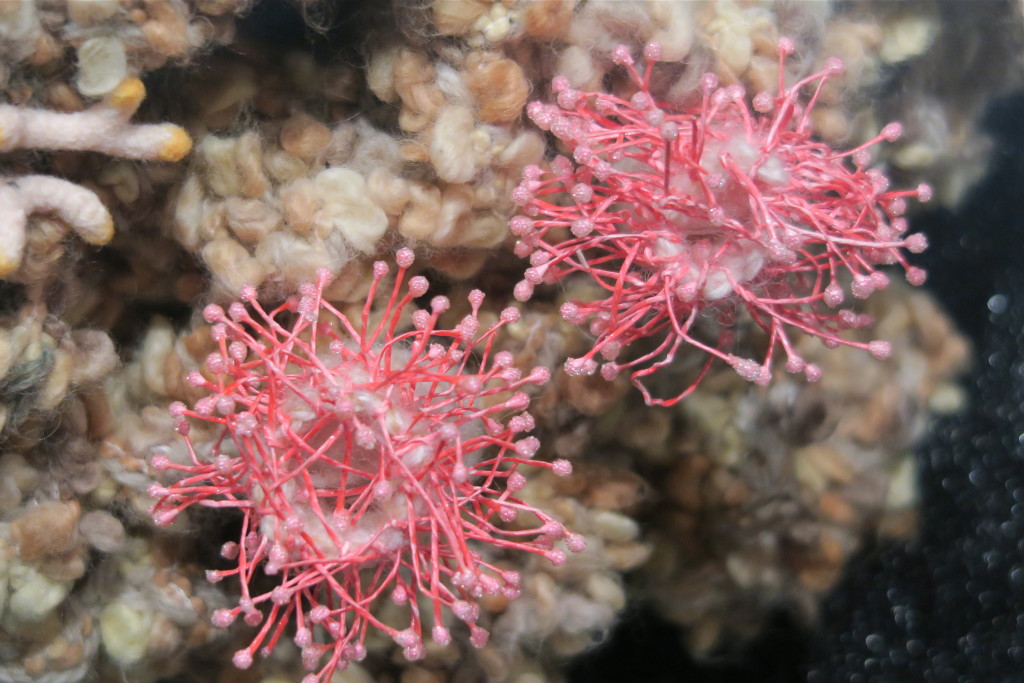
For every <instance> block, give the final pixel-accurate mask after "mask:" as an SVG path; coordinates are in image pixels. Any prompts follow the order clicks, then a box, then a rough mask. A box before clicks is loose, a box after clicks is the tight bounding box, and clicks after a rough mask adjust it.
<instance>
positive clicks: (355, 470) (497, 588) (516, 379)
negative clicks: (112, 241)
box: [151, 249, 584, 683]
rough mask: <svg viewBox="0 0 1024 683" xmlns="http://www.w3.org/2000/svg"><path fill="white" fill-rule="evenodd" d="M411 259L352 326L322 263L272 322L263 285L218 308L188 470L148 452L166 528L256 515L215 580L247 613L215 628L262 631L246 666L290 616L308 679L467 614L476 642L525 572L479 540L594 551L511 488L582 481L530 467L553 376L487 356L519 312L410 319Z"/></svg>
mask: <svg viewBox="0 0 1024 683" xmlns="http://www.w3.org/2000/svg"><path fill="white" fill-rule="evenodd" d="M412 261H413V254H412V252H411V251H410V250H408V249H402V250H400V251H399V252H398V255H397V263H398V266H399V269H398V274H397V279H396V281H395V284H394V287H393V289H392V290H391V291H390V293H387V292H384V296H385V297H386V302H387V303H386V305H385V306H384V307H383V309H382V310H381V311H375V310H374V306H373V304H374V300H375V299H376V297H377V292H378V289H383V288H381V287H380V285H381V282H382V280H383V279H384V278H385V277H386V276H387V272H388V267H387V265H386V264H385V263H383V262H378V263H376V264H375V266H374V278H373V285H372V287H371V290H370V293H369V295H368V296H367V299H366V303H365V305H364V306H363V307H362V313H361V316H360V317H359V318H358V319H350V318H349V317H348V316H346V315H345V314H343V313H342V312H340V311H339V310H337V309H336V308H334V307H333V306H331V305H330V304H329V303H327V302H325V301H324V300H323V299H322V292H323V289H324V287H325V286H326V284H327V283H328V281H329V277H330V276H329V274H328V273H326V272H323V273H321V274H320V277H319V280H318V281H317V283H316V284H310V285H306V286H304V287H303V288H301V291H300V296H297V297H293V298H292V299H290V300H289V301H287V302H286V303H285V304H284V305H282V306H281V307H279V308H277V309H275V310H272V311H269V312H268V311H266V310H265V309H264V308H262V307H261V306H260V304H259V303H258V302H257V300H256V293H255V291H254V290H253V289H252V288H246V289H245V290H243V292H242V298H243V300H244V301H245V304H242V303H234V304H232V305H231V306H230V307H229V309H228V311H227V312H225V311H224V310H223V309H221V308H220V307H218V306H213V305H211V306H209V307H207V308H206V310H205V316H206V319H207V321H208V322H209V323H211V324H212V333H213V337H214V339H215V340H216V342H217V344H218V345H219V350H218V351H217V352H216V353H213V354H211V355H210V356H209V358H208V359H207V361H206V371H207V372H206V373H205V374H203V373H199V372H194V373H192V375H191V376H190V377H189V380H190V381H191V382H192V383H193V384H194V385H195V386H198V387H203V388H205V389H206V390H208V391H209V395H207V396H206V397H204V398H201V399H199V400H198V401H196V403H195V405H194V406H193V407H192V408H191V409H189V408H187V407H186V406H185V405H184V404H181V403H177V404H174V405H173V406H172V407H171V414H172V415H173V416H174V417H175V418H176V420H177V425H178V431H179V432H180V433H181V434H183V435H184V436H185V437H186V441H187V442H188V451H189V453H190V456H191V462H188V463H185V464H182V463H176V462H173V461H172V460H171V459H170V458H168V457H167V456H166V455H161V456H157V457H154V458H153V460H152V464H153V466H154V468H155V469H156V470H158V471H160V472H163V473H165V474H164V475H163V476H164V479H165V481H172V480H173V483H170V484H168V485H166V486H165V485H160V484H157V485H154V486H153V488H152V490H151V494H152V495H153V496H154V498H156V499H157V502H156V504H155V505H154V507H153V510H152V513H153V515H154V518H155V519H156V520H157V522H158V523H161V524H169V523H171V522H172V521H173V520H174V519H175V518H176V517H177V516H178V514H179V513H180V512H181V511H182V510H184V509H186V508H188V507H189V506H191V505H201V506H207V507H212V508H235V509H237V510H239V511H241V513H242V514H243V521H242V531H241V537H240V538H239V540H238V542H237V543H236V542H230V543H227V544H226V545H225V546H224V547H223V549H222V553H221V554H222V556H223V557H224V558H225V559H226V560H228V561H230V562H231V566H232V568H230V569H227V570H215V571H210V572H208V577H209V579H210V580H211V581H219V580H221V579H224V578H225V577H237V579H238V580H239V583H240V589H241V599H240V600H239V602H238V605H237V606H235V607H233V608H230V609H223V610H218V611H217V612H216V613H215V614H214V616H213V623H214V624H215V625H217V626H221V627H226V626H228V625H229V624H231V623H232V622H233V621H235V620H236V619H237V618H238V617H239V616H241V617H242V619H243V620H244V621H245V622H246V623H247V624H249V625H251V626H258V627H259V630H258V633H257V634H256V636H255V637H254V638H253V640H252V642H251V643H250V644H249V646H248V647H246V648H245V649H243V650H240V651H238V652H237V653H236V654H235V657H234V662H235V664H236V665H237V666H239V667H241V668H245V667H248V666H249V665H251V663H252V661H253V658H254V656H255V655H257V654H264V655H266V654H268V653H269V652H270V650H271V649H272V648H273V647H274V646H275V644H276V643H277V642H278V641H279V639H280V638H281V636H282V634H283V633H284V631H285V630H286V628H287V627H288V625H289V624H294V628H295V630H294V636H293V637H294V641H295V643H296V644H297V645H298V646H299V647H300V648H301V650H302V656H303V660H304V663H305V664H306V667H307V669H308V670H310V671H311V672H313V673H311V674H310V675H309V676H308V677H307V679H305V680H306V682H307V683H310V682H314V681H324V680H327V679H329V678H330V676H331V674H332V672H334V671H335V670H337V669H340V668H344V667H345V666H346V665H347V663H348V662H350V661H353V660H359V659H361V658H363V657H364V656H365V654H366V648H365V646H364V639H365V637H366V634H367V632H368V630H369V629H379V630H380V631H383V632H384V633H386V634H387V635H388V636H389V637H391V638H392V639H393V640H394V641H395V642H396V643H398V644H399V645H400V646H401V647H402V649H403V651H404V653H405V656H406V657H407V658H408V659H410V660H415V659H418V658H420V657H422V656H423V654H424V644H423V638H424V629H425V628H429V631H430V635H431V637H432V638H433V640H434V641H435V642H437V643H439V644H447V643H448V642H449V641H450V639H451V632H450V630H449V629H450V625H451V624H450V622H451V621H452V619H451V617H452V615H453V616H454V618H455V619H457V620H459V621H461V622H464V623H465V624H466V625H467V626H466V628H468V631H469V636H470V641H471V642H472V643H473V644H474V645H475V646H477V647H482V646H483V645H484V643H486V641H487V635H488V634H487V632H486V631H485V630H484V629H483V628H481V627H480V626H478V625H477V623H476V622H477V618H478V615H479V607H478V605H477V601H478V600H479V599H480V598H481V597H483V596H485V595H494V594H502V595H504V596H506V597H507V598H510V599H511V598H515V597H516V596H517V595H518V594H519V592H520V578H519V575H518V574H517V573H516V572H514V571H507V570H503V569H500V568H499V567H497V566H495V565H494V564H492V563H491V562H490V561H489V560H488V556H486V555H485V554H484V553H482V552H481V550H482V549H483V548H484V547H485V546H491V547H492V548H494V549H500V550H505V549H508V550H515V551H524V552H528V553H533V554H536V555H541V556H544V557H546V558H547V559H548V560H550V561H551V562H553V563H555V564H559V563H561V562H563V561H564V560H565V553H564V551H562V550H560V549H558V548H557V547H556V542H560V543H563V544H564V545H565V546H566V547H567V548H568V549H569V550H574V551H576V550H581V549H582V548H583V546H584V540H583V538H582V537H581V536H579V535H578V534H575V533H572V532H570V531H567V530H566V529H565V528H564V527H563V526H562V525H561V524H560V523H559V522H558V521H557V520H555V519H554V518H553V517H551V516H550V515H548V514H546V513H544V512H542V511H540V510H537V509H535V508H533V507H531V506H530V505H528V504H526V503H525V502H523V501H522V500H521V499H519V498H517V497H516V495H515V494H516V492H517V491H519V490H520V489H522V488H523V487H524V486H525V484H526V479H525V477H524V476H523V474H522V473H521V472H520V471H519V469H520V468H519V465H525V464H529V465H535V466H541V467H548V468H551V469H552V470H554V472H555V473H556V474H560V475H566V474H569V472H570V471H571V467H570V466H569V464H568V462H566V461H555V462H554V463H544V462H538V461H535V460H533V457H534V455H535V454H536V452H537V449H538V446H539V443H538V441H537V439H536V438H534V437H531V436H526V433H527V432H529V431H530V430H532V429H533V426H534V420H533V418H532V417H531V416H530V414H529V413H528V412H526V409H527V407H528V406H529V404H530V399H529V397H528V396H527V394H526V393H525V392H524V390H525V389H527V388H528V387H529V386H530V385H540V384H544V383H545V382H546V381H547V380H548V377H549V372H548V371H547V370H546V369H544V368H535V369H533V370H532V371H531V372H529V373H528V374H523V373H522V372H521V371H520V370H518V369H516V368H515V367H514V366H513V362H512V361H513V359H512V356H511V354H509V353H508V352H492V345H493V340H494V338H495V334H496V332H497V331H498V330H499V329H500V328H501V327H502V326H504V325H506V324H508V323H510V322H514V321H515V320H517V319H518V311H516V310H515V309H506V310H504V311H503V312H502V314H501V316H500V320H499V321H498V322H497V323H496V324H494V325H491V326H489V327H487V328H486V329H481V323H480V320H479V319H478V317H477V314H478V312H479V309H480V306H481V303H482V301H483V298H484V297H483V294H482V293H481V292H479V291H473V292H472V293H471V294H470V295H469V301H470V304H471V313H470V314H469V315H467V316H465V317H464V318H463V319H462V321H461V322H460V323H459V324H458V325H457V326H455V328H454V329H439V328H438V319H439V317H440V316H441V315H442V313H444V312H445V311H446V310H447V309H448V308H449V301H448V299H446V298H445V297H443V296H437V297H434V298H433V299H432V300H431V302H430V305H429V308H428V309H417V310H415V311H413V312H412V315H411V323H412V324H411V326H409V325H408V322H409V318H410V316H408V315H407V313H408V311H407V309H408V308H410V304H412V303H413V300H414V299H417V298H419V297H421V296H423V295H424V294H425V293H426V291H427V289H428V283H427V280H426V279H425V278H423V277H420V276H417V277H412V278H409V279H408V283H407V284H406V285H405V286H404V288H403V282H404V281H405V279H406V275H407V270H408V268H409V266H410V265H411V263H412ZM403 314H406V315H403ZM410 327H411V329H410ZM194 423H206V424H207V425H208V426H212V428H213V430H214V432H215V433H216V434H217V437H216V440H215V442H214V444H213V446H212V448H209V449H203V450H202V452H197V449H196V448H195V447H194V444H193V442H192V440H190V439H189V431H190V425H191V424H194ZM517 518H518V522H516V520H517ZM261 575H266V576H270V577H274V578H275V579H276V585H273V584H269V583H268V582H267V581H265V580H262V579H261V578H260V577H261ZM267 585H273V587H272V588H271V589H270V590H268V591H262V590H257V589H256V586H267ZM385 598H389V599H390V600H392V601H394V602H395V603H397V604H398V605H402V606H405V607H406V610H405V613H406V614H407V615H408V622H406V623H400V624H388V623H384V622H382V621H381V620H380V619H378V617H377V616H376V615H377V614H378V613H379V610H378V609H376V607H375V606H376V605H377V604H378V603H379V601H380V600H382V599H385Z"/></svg>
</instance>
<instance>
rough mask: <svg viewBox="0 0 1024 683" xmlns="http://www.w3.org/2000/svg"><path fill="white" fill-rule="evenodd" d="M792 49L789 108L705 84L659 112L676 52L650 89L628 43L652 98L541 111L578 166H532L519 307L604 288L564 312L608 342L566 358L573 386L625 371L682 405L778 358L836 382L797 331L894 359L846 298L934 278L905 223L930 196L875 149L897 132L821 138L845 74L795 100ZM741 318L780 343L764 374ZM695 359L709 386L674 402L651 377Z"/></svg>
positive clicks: (819, 82)
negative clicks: (736, 346) (873, 164)
mask: <svg viewBox="0 0 1024 683" xmlns="http://www.w3.org/2000/svg"><path fill="white" fill-rule="evenodd" d="M792 50H793V45H792V43H791V42H790V41H788V40H785V39H784V40H782V41H780V45H779V55H780V57H779V73H780V77H779V88H778V95H776V96H772V95H770V94H768V93H760V94H758V95H756V96H755V97H754V98H753V100H752V102H750V103H748V101H747V99H746V95H745V93H744V91H743V89H742V88H741V87H739V86H728V87H719V85H718V81H717V79H716V78H715V77H714V76H713V75H711V74H707V75H705V76H704V77H703V79H702V81H701V86H702V87H701V99H700V104H699V105H697V106H694V107H691V108H678V107H673V106H670V105H667V104H664V103H659V102H656V101H655V100H654V98H653V97H652V95H651V93H650V89H649V84H650V78H651V72H652V67H653V65H654V63H655V62H656V61H657V60H658V58H659V57H660V53H661V50H660V48H659V46H658V45H657V44H649V45H648V46H647V47H646V48H645V50H644V56H645V59H646V62H647V65H646V68H645V70H644V72H643V74H642V75H641V74H640V72H639V71H638V70H637V69H636V68H635V67H634V64H633V58H632V56H631V55H630V52H629V50H628V49H627V48H626V47H625V46H619V47H617V48H616V49H615V50H614V51H613V53H612V59H613V60H614V61H615V62H616V63H617V64H619V65H621V66H622V67H623V68H625V70H626V71H627V72H628V73H629V75H630V77H631V78H632V80H633V81H634V83H635V84H636V88H637V90H636V92H635V94H633V95H632V97H630V98H629V99H628V100H626V99H623V98H620V97H616V96H614V95H611V94H608V93H603V92H583V91H580V90H576V89H574V88H572V87H570V85H569V82H568V81H567V80H566V79H565V78H564V77H557V78H555V79H554V81H553V83H552V90H553V92H554V94H555V98H556V102H557V104H545V103H542V102H533V103H531V104H530V105H529V107H528V113H529V116H530V117H531V119H532V120H533V121H534V122H535V123H536V124H537V125H538V126H539V127H540V128H542V129H543V130H546V131H550V132H551V134H552V135H554V136H555V137H556V138H558V140H560V141H561V142H562V143H563V144H564V145H565V146H566V147H567V148H568V149H569V150H570V151H571V154H572V157H573V160H572V161H570V160H569V159H568V158H566V157H564V156H559V157H557V158H556V159H554V161H553V162H552V163H551V165H550V169H549V170H542V169H541V168H539V167H537V166H532V167H528V168H527V169H526V170H525V172H524V177H523V181H522V183H521V184H520V185H519V186H518V187H517V188H516V190H515V192H514V194H513V199H514V200H515V201H516V203H517V204H518V205H519V206H521V207H522V214H523V215H519V216H516V217H514V218H513V219H512V221H511V226H510V227H511V230H512V232H513V233H514V234H515V235H516V236H517V237H518V242H517V244H516V253H517V254H518V255H519V256H521V257H529V259H530V267H529V268H528V269H527V270H526V272H525V276H524V279H523V280H522V281H520V282H519V283H518V285H517V286H516V289H515V296H516V298H517V299H519V300H520V301H525V300H527V299H529V298H530V297H531V296H532V295H533V290H534V287H535V286H537V285H540V284H544V283H547V284H551V283H556V282H559V281H561V280H563V279H564V278H565V277H567V276H569V275H571V274H573V273H584V274H586V275H587V276H589V277H590V278H592V279H593V281H594V282H595V283H596V284H597V285H599V287H600V289H601V295H600V296H598V297H597V298H595V299H594V300H589V301H570V302H568V303H566V304H565V305H564V306H563V308H562V315H563V317H564V318H565V319H566V320H567V321H569V322H572V323H574V324H581V325H582V324H587V325H589V329H590V331H591V333H592V334H593V335H594V337H595V342H594V344H593V347H592V348H591V349H590V350H589V351H588V352H587V353H586V354H585V355H583V356H581V357H579V358H571V359H569V360H568V361H567V362H566V364H565V368H566V370H567V371H568V372H569V373H570V374H573V375H588V374H592V373H594V372H596V371H598V369H600V372H601V374H602V375H603V376H604V377H606V378H609V379H610V378H612V377H614V376H616V375H617V374H618V373H620V372H623V371H627V372H629V373H630V375H631V378H632V380H633V383H634V384H635V385H636V386H637V387H638V388H639V389H640V390H641V391H642V392H643V395H644V397H645V399H646V400H647V403H648V404H658V405H671V404H673V403H675V402H677V401H679V400H680V399H682V398H683V397H685V396H686V395H687V394H689V393H690V392H691V391H693V389H694V388H695V387H696V386H697V384H698V383H699V382H700V380H701V378H702V377H703V376H704V375H705V374H706V372H707V370H708V368H709V366H710V364H711V363H712V362H713V361H714V359H716V358H718V359H721V360H723V361H725V362H726V363H728V364H729V365H731V366H732V367H733V368H734V369H735V370H736V371H737V372H738V373H739V374H740V375H742V376H743V377H744V378H746V379H748V380H751V381H753V382H756V383H758V384H765V383H767V382H768V381H769V379H770V367H771V363H772V360H773V358H774V357H776V356H777V355H785V357H786V368H787V370H789V371H790V372H793V373H803V374H804V375H805V376H806V377H807V379H809V380H811V381H814V380H816V379H817V378H818V377H819V376H820V370H819V369H818V368H817V366H815V365H813V364H811V363H807V362H805V361H804V359H803V358H801V357H800V356H799V355H798V354H797V353H796V352H795V350H794V345H793V339H792V338H791V335H792V333H793V330H799V331H800V332H802V333H805V334H809V335H812V336H814V337H817V338H819V339H820V340H822V341H823V342H824V343H825V344H826V345H829V346H836V345H845V346H852V347H857V348H862V349H865V350H867V351H869V352H871V353H872V354H873V355H875V356H876V357H879V358H885V357H887V356H888V355H889V353H890V347H889V344H888V343H886V342H884V341H872V342H869V343H862V342H856V341H850V340H848V339H845V338H843V337H842V336H841V333H842V332H843V331H844V330H848V329H851V328H856V327H863V326H865V325H868V324H870V322H871V321H870V318H869V317H868V316H865V315H861V314H858V313H856V312H854V311H852V310H849V309H843V308H842V304H843V302H844V300H846V298H847V294H852V296H853V297H854V298H858V299H863V298H865V297H867V296H869V295H870V294H871V293H872V292H873V291H875V290H878V289H883V288H885V287H886V286H887V285H888V278H887V276H886V275H885V274H884V273H883V272H881V271H880V270H879V269H878V267H879V266H881V265H885V264H900V265H901V266H903V268H904V269H905V272H906V278H907V280H908V281H909V282H911V283H912V284H915V285H919V284H921V283H923V282H924V279H925V273H924V271H922V270H921V269H920V268H916V267H912V266H909V265H908V264H907V261H906V258H905V255H904V250H907V251H911V252H920V251H922V250H923V249H924V248H925V247H926V241H925V239H924V236H923V235H920V234H913V235H907V234H906V230H907V221H906V219H904V218H903V217H902V215H903V213H904V212H905V209H906V199H907V198H908V197H916V198H917V199H919V200H920V201H927V200H928V198H929V197H930V195H931V189H930V188H929V187H928V186H926V185H921V186H920V187H918V188H917V189H916V190H911V191H890V190H889V182H888V179H887V178H886V177H885V176H884V175H883V174H882V173H881V172H880V171H878V170H874V169H870V168H868V164H869V162H870V148H871V147H872V146H874V145H875V144H877V143H879V142H881V141H882V140H889V141H892V140H895V139H897V138H898V137H899V135H900V126H899V124H895V123H893V124H889V125H888V126H886V127H885V128H884V129H883V130H882V132H881V134H880V135H878V136H877V137H876V138H874V139H873V140H870V141H869V142H867V143H865V144H863V145H861V146H859V147H857V148H855V149H851V150H846V151H837V150H834V149H832V148H831V147H829V146H828V145H826V144H824V143H822V142H819V141H816V140H814V139H813V138H812V135H811V129H810V123H809V115H810V112H811V110H812V108H813V107H814V104H815V101H816V100H817V99H818V97H819V94H820V92H821V88H822V86H823V85H824V83H825V82H826V81H827V80H828V79H829V78H830V77H832V76H834V75H837V74H840V73H841V72H842V69H843V66H842V63H841V62H840V61H839V60H830V61H829V62H828V63H827V65H826V67H825V68H824V69H823V70H822V71H820V72H819V73H816V74H813V75H811V76H808V77H806V78H803V79H801V80H799V81H797V82H796V83H794V84H793V85H791V86H789V87H786V86H785V84H784V83H783V76H782V74H783V71H784V70H783V65H784V64H783V63H784V61H785V57H786V56H787V55H788V54H790V53H791V52H792ZM812 86H813V87H812ZM805 89H807V90H808V91H810V92H811V97H810V99H809V101H808V102H807V104H806V105H804V104H801V102H800V94H801V91H803V90H805ZM742 309H746V311H747V312H748V313H749V315H750V317H751V318H752V319H753V321H754V322H755V323H756V324H757V325H759V326H760V327H761V328H763V329H764V330H765V332H766V333H767V335H768V339H769V341H768V346H767V351H766V353H765V355H764V357H763V358H761V359H759V360H754V359H750V358H743V357H739V356H736V355H734V354H733V353H732V352H731V349H732V348H733V341H734V339H733V332H732V329H733V327H734V325H733V323H734V322H735V320H736V317H737V314H738V313H739V312H740V311H742ZM708 330H711V331H710V332H709V331H708ZM648 338H649V339H650V340H651V343H650V344H648V345H643V347H642V348H641V349H639V350H637V349H633V352H626V353H624V351H625V350H626V349H627V348H628V347H630V345H631V344H633V342H636V341H638V340H643V339H648ZM683 346H686V347H691V348H696V349H699V350H701V351H703V352H704V353H705V354H707V358H706V362H705V363H704V365H703V367H702V369H701V371H700V373H699V375H698V376H697V377H696V379H695V380H693V382H692V383H691V384H690V385H689V386H687V387H686V388H685V389H683V390H682V391H681V392H680V393H678V394H676V395H675V396H673V397H671V398H668V399H660V398H654V397H653V396H652V395H651V393H650V391H649V390H648V388H647V387H646V386H645V384H644V381H643V380H644V378H645V377H647V376H649V375H651V374H652V373H655V372H656V371H657V370H658V369H659V368H661V367H663V366H665V365H667V364H668V363H671V362H672V360H673V359H674V357H675V355H676V353H677V352H678V351H679V349H680V347H683Z"/></svg>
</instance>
